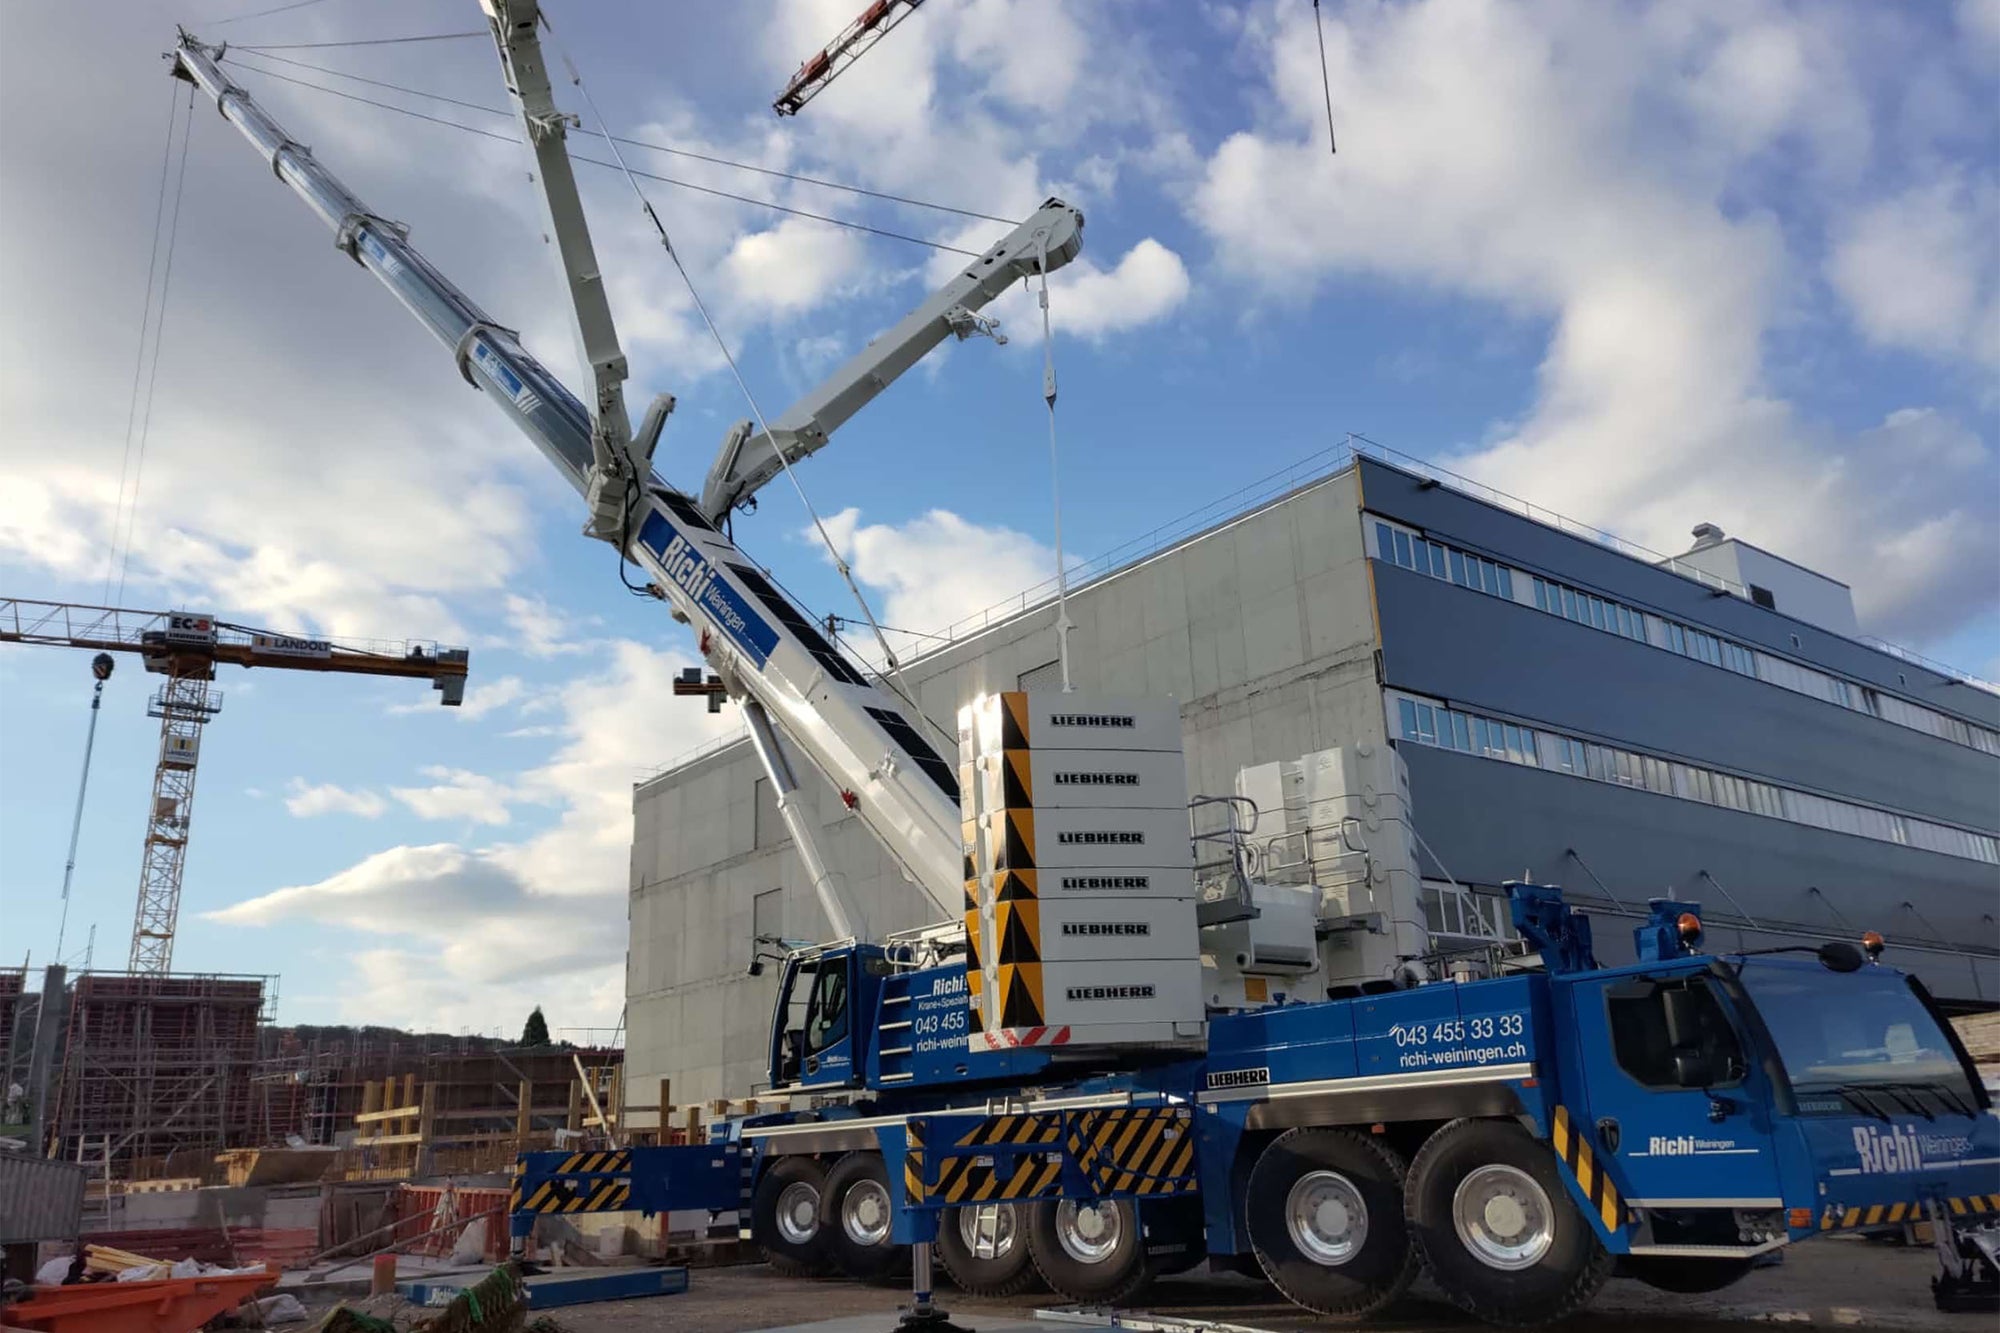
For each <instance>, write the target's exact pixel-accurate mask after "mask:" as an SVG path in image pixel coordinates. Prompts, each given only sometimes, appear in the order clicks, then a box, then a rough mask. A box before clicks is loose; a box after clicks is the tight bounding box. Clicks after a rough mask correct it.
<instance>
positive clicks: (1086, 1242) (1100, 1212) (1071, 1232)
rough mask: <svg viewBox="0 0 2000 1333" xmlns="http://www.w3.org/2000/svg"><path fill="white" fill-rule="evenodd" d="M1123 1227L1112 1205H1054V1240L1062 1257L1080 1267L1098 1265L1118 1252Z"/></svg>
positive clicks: (1073, 1203)
mask: <svg viewBox="0 0 2000 1333" xmlns="http://www.w3.org/2000/svg"><path fill="white" fill-rule="evenodd" d="M1124 1234H1125V1223H1124V1219H1123V1217H1122V1216H1121V1215H1120V1213H1119V1210H1118V1205H1117V1204H1114V1203H1077V1202H1076V1201H1075V1200H1073V1199H1064V1200H1063V1201H1062V1202H1061V1203H1059V1204H1057V1205H1056V1240H1057V1241H1058V1242H1059V1243H1060V1244H1061V1245H1062V1247H1063V1253H1065V1254H1067V1255H1068V1256H1069V1257H1070V1258H1072V1259H1074V1260H1076V1261H1077V1262H1078V1263H1080V1264H1101V1263H1103V1262H1104V1261H1105V1260H1106V1259H1109V1258H1110V1257H1111V1255H1112V1252H1113V1251H1115V1250H1116V1249H1117V1248H1118V1242H1119V1240H1120V1239H1122V1238H1123V1236H1124Z"/></svg>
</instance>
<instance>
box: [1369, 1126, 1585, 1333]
mask: <svg viewBox="0 0 2000 1333" xmlns="http://www.w3.org/2000/svg"><path fill="white" fill-rule="evenodd" d="M1475 1175H1476V1176H1478V1177H1479V1179H1478V1180H1474V1177H1475ZM1468 1182H1470V1183H1471V1186H1472V1188H1473V1190H1474V1192H1475V1194H1474V1201H1473V1203H1472V1204H1471V1205H1470V1207H1472V1208H1476V1207H1477V1205H1476V1195H1477V1192H1478V1190H1479V1189H1480V1187H1481V1186H1482V1185H1484V1186H1485V1187H1487V1188H1488V1189H1490V1190H1492V1191H1493V1192H1494V1193H1495V1196H1496V1197H1495V1199H1494V1203H1493V1204H1492V1205H1489V1206H1488V1207H1487V1208H1485V1209H1479V1210H1478V1211H1476V1212H1472V1213H1470V1220H1469V1221H1468V1230H1467V1233H1466V1234H1464V1235H1462V1234H1461V1229H1460V1226H1459V1225H1458V1223H1457V1222H1455V1221H1454V1216H1453V1200H1454V1196H1455V1195H1456V1194H1457V1192H1458V1190H1459V1189H1460V1187H1461V1186H1465V1185H1467V1184H1468ZM1403 1199H1404V1213H1405V1216H1406V1217H1407V1218H1408V1219H1409V1225H1410V1235H1411V1238H1412V1239H1413V1240H1415V1242H1416V1245H1417V1252H1418V1254H1419V1255H1420V1256H1421V1258H1422V1260H1423V1264H1424V1268H1425V1271H1427V1272H1428V1273H1429V1274H1430V1276H1431V1278H1432V1279H1433V1280H1434V1281H1435V1282H1436V1283H1437V1284H1438V1286H1439V1287H1440V1288H1442V1289H1443V1291H1444V1294H1445V1295H1446V1296H1447V1297H1449V1298H1450V1299H1451V1300H1452V1301H1453V1302H1454V1303H1455V1304H1457V1305H1458V1306H1459V1307H1460V1308H1461V1309H1463V1310H1465V1311H1466V1312H1468V1313H1469V1314H1472V1315H1474V1316H1476V1317H1478V1318H1480V1319H1483V1320H1485V1321H1486V1322H1487V1323H1489V1324H1499V1325H1502V1326H1505V1327H1511V1328H1525V1327H1529V1326H1531V1325H1534V1324H1545V1323H1548V1322H1549V1321H1550V1320H1553V1319H1560V1318H1562V1317H1563V1316H1564V1315H1567V1314H1570V1313H1572V1312H1574V1311H1576V1310H1578V1309H1581V1308H1582V1307H1583V1306H1584V1305H1585V1304H1587V1303H1588V1302H1589V1300H1590V1298H1591V1297H1592V1296H1594V1295H1596V1294H1597V1289H1598V1288H1599V1287H1601V1286H1603V1285H1604V1279H1605V1278H1607V1277H1608V1276H1610V1274H1611V1265H1612V1259H1611V1256H1610V1254H1608V1253H1607V1252H1606V1251H1605V1249H1604V1246H1603V1245H1601V1244H1599V1243H1598V1240H1597V1233H1596V1232H1595V1231H1593V1230H1591V1226H1590V1223H1589V1222H1588V1221H1587V1220H1585V1218H1584V1216H1583V1214H1582V1213H1580V1212H1578V1211H1577V1209H1576V1206H1575V1205H1574V1204H1572V1203H1571V1202H1570V1198H1569V1192H1568V1191H1567V1190H1566V1189H1565V1188H1564V1187H1563V1181H1562V1175H1561V1171H1560V1169H1559V1168H1558V1166H1557V1164H1556V1159H1555V1155H1554V1154H1553V1153H1552V1152H1550V1151H1549V1148H1548V1146H1547V1145H1546V1144H1543V1143H1541V1142H1539V1141H1537V1140H1536V1139H1535V1138H1534V1136H1533V1135H1531V1134H1529V1133H1528V1131H1527V1130H1525V1129H1522V1128H1521V1127H1520V1126H1519V1125H1517V1124H1514V1123H1513V1122H1512V1121H1506V1120H1454V1121H1452V1122H1451V1123H1450V1124H1448V1125H1446V1126H1445V1127H1444V1128H1443V1129H1440V1130H1439V1131H1438V1132H1437V1133H1435V1134H1433V1135H1431V1137H1430V1139H1429V1140H1428V1141H1427V1142H1426V1143H1425V1144H1424V1146H1423V1148H1422V1150H1421V1151H1419V1152H1418V1153H1417V1156H1416V1160H1415V1161H1413V1162H1411V1163H1410V1172H1409V1178H1408V1181H1407V1183H1406V1184H1405V1186H1404V1192H1403ZM1501 1209H1504V1211H1498V1212H1497V1216H1498V1217H1499V1219H1500V1220H1499V1221H1498V1222H1497V1223H1496V1222H1494V1221H1492V1219H1493V1218H1494V1217H1495V1216H1496V1210H1501ZM1508 1226H1512V1227H1516V1228H1522V1229H1518V1230H1513V1231H1508V1230H1496V1229H1494V1228H1496V1227H1508ZM1468 1236H1474V1237H1477V1236H1483V1237H1484V1239H1483V1240H1474V1239H1468V1238H1467V1237H1468ZM1517 1236H1518V1237H1521V1238H1522V1239H1523V1240H1524V1241H1526V1240H1529V1239H1531V1238H1533V1239H1535V1246H1534V1248H1539V1253H1533V1252H1532V1249H1530V1248H1529V1247H1524V1252H1523V1253H1521V1254H1519V1255H1518V1256H1517V1261H1519V1262H1521V1263H1522V1264H1523V1266H1522V1267H1519V1268H1512V1269H1509V1268H1506V1267H1503V1266H1501V1265H1502V1262H1503V1260H1502V1259H1494V1258H1483V1257H1481V1248H1480V1247H1481V1246H1484V1247H1485V1249H1486V1252H1487V1253H1489V1254H1499V1253H1500V1251H1501V1250H1503V1249H1504V1248H1505V1247H1506V1246H1507V1245H1508V1244H1510V1243H1511V1242H1512V1241H1513V1239H1514V1238H1515V1237H1517Z"/></svg>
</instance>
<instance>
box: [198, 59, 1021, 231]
mask: <svg viewBox="0 0 2000 1333" xmlns="http://www.w3.org/2000/svg"><path fill="white" fill-rule="evenodd" d="M234 49H235V51H236V53H237V54H239V55H250V56H252V57H254V58H255V59H258V60H274V61H276V62H278V63H279V64H282V65H291V66H294V67H295V68H298V69H307V70H311V71H312V72H313V73H315V74H330V75H332V76H333V77H334V78H336V79H348V80H351V81H353V82H355V83H365V84H367V85H368V86H369V87H371V88H381V89H384V90H386V91H388V92H392V93H402V94H403V95H405V96H406V97H423V98H428V99H429V100H431V101H433V102H443V103H446V104H447V105H450V106H457V107H464V108H465V109H466V110H467V111H479V112H483V113H484V114H486V115H489V116H502V117H505V118H506V119H508V120H512V119H513V117H514V113H513V112H511V111H509V110H507V109H506V108H504V107H497V106H487V105H485V104H484V103H482V102H468V101H465V100H464V99H463V98H458V97H450V96H447V95H446V94H444V93H434V92H427V91H425V90H424V89H422V88H408V87H405V86H403V85H402V84H400V83H390V82H388V81H387V80H384V79H371V78H368V77H366V76H365V75H361V74H350V73H348V72H347V71H346V70H341V69H330V68H328V67H327V66H325V65H315V64H313V63H312V62H311V61H309V60H294V59H292V58H291V57H290V56H274V55H266V54H265V53H264V52H262V51H259V50H254V49H252V48H249V47H241V46H239V47H236V48H234ZM249 68H251V69H257V66H255V65H251V66H249ZM258 72H259V73H262V74H270V75H272V77H274V78H276V77H281V76H279V75H277V74H276V73H275V71H272V70H258ZM307 86H309V87H310V86H317V85H307ZM327 91H332V90H331V89H328V90H327ZM578 132H579V133H581V134H588V135H590V136H591V137H592V138H603V137H605V136H604V134H603V132H602V131H600V130H590V129H582V128H581V127H579V129H578ZM618 142H619V143H622V144H624V145H625V146H626V147H628V148H644V149H646V150H647V151H649V152H654V153H666V154H669V155H671V156H673V157H685V158H691V159H693V160H694V161H696V162H707V163H710V164H711V165H713V166H718V167H730V168H733V169H734V170H737V171H749V172H754V173H755V174H757V175H759V176H771V177H774V178H776V179H778V180H788V181H796V182H798V183H799V184H801V185H814V186H818V187H819V188H820V189H823V190H839V191H841V192H843V193H846V194H854V195H860V196H861V197H863V198H866V199H880V200H882V201H883V202H885V203H891V204H904V205H907V206H908V207H910V208H928V209H930V210H932V211H934V212H938V213H953V214H956V215H957V216H959V217H963V218H974V219H977V220H978V221H980V222H998V223H1000V224H1002V225H1003V226H1008V227H1016V226H1019V225H1020V220H1019V219H1017V218H1003V217H1000V216H998V215H996V214H993V213H981V212H980V211H979V210H977V209H973V208H959V207H957V206H955V205H953V204H940V203H934V202H932V201H931V200H928V199H916V198H912V197H911V196H909V195H905V194H891V193H890V192H888V191H887V190H871V189H869V188H867V187H866V186H862V185H849V184H847V183H846V182H844V181H834V180H827V179H826V178H825V177H823V176H808V175H805V174H803V173H802V172H796V171H780V170H778V169H777V168H776V167H760V166H757V165H756V164H754V163H750V162H738V161H736V160H735V159H733V158H727V157H717V156H714V155H713V154H710V153H697V152H695V151H694V150H693V149H691V148H675V147H673V146H672V145H670V144H663V143H648V142H647V141H646V140H644V139H630V138H625V137H623V136H621V137H620V138H619V140H618Z"/></svg>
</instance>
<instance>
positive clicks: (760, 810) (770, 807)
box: [753, 778, 791, 847]
mask: <svg viewBox="0 0 2000 1333" xmlns="http://www.w3.org/2000/svg"><path fill="white" fill-rule="evenodd" d="M755 794H756V809H755V819H756V829H755V832H754V835H753V836H754V838H755V845H756V846H758V847H780V846H783V845H784V842H785V839H787V838H789V837H791V834H790V833H787V832H786V831H785V819H784V816H783V815H781V814H779V813H778V796H777V793H776V792H774V791H772V790H771V779H769V778H758V779H757V786H756V789H755Z"/></svg>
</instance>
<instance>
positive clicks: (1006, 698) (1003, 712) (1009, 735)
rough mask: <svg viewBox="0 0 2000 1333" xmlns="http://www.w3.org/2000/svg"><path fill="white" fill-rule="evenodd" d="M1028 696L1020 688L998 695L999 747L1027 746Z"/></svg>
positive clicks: (1022, 748)
mask: <svg viewBox="0 0 2000 1333" xmlns="http://www.w3.org/2000/svg"><path fill="white" fill-rule="evenodd" d="M1028 745H1029V738H1028V696H1027V693H1026V692H1025V691H1022V690H1008V691H1006V692H1005V693H1003V694H1002V695H1001V696H1000V748H1001V749H1002V750H1025V749H1027V748H1028Z"/></svg>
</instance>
